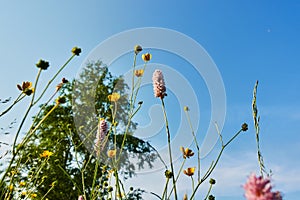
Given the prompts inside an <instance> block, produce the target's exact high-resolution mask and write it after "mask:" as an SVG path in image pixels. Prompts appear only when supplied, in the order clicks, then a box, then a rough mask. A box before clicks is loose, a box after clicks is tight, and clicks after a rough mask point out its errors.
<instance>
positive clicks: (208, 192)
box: [204, 184, 213, 200]
mask: <svg viewBox="0 0 300 200" xmlns="http://www.w3.org/2000/svg"><path fill="white" fill-rule="evenodd" d="M212 186H213V185H212V184H210V186H209V188H208V191H207V194H206V196H205V198H204V200H206V199H207V198H208V196H209V194H210V192H211V189H212Z"/></svg>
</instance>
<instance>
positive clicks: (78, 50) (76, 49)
mask: <svg viewBox="0 0 300 200" xmlns="http://www.w3.org/2000/svg"><path fill="white" fill-rule="evenodd" d="M72 53H73V54H74V55H76V56H79V54H80V53H81V49H80V48H78V47H73V48H72Z"/></svg>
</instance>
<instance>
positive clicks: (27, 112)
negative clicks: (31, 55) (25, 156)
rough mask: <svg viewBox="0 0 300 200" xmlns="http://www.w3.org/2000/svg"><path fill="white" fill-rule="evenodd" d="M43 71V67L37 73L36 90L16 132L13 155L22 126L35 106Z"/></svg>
mask: <svg viewBox="0 0 300 200" xmlns="http://www.w3.org/2000/svg"><path fill="white" fill-rule="evenodd" d="M41 72H42V69H39V71H38V74H37V76H36V79H35V84H34V92H33V94H32V98H31V102H30V104H29V107H28V109H27V111H26V114H25V116H24V117H23V119H22V122H21V124H20V126H19V129H18V131H17V134H16V136H15V139H14V143H13V155H15V154H16V151H15V146H16V143H17V139H18V137H19V134H20V131H21V129H22V127H23V124H24V122H25V120H26V118H27V116H28V114H29V111H30V110H31V108H32V107H33V101H34V97H35V91H36V87H37V83H38V81H39V78H40V75H41Z"/></svg>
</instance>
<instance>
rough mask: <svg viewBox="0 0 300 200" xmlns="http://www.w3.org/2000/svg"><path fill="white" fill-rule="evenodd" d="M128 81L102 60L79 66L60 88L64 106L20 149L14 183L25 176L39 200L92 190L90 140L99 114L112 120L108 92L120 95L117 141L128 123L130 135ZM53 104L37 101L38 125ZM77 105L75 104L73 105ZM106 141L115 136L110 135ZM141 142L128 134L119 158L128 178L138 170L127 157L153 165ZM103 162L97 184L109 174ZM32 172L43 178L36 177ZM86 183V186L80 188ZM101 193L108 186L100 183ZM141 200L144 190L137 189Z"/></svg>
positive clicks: (140, 165) (72, 196) (133, 125)
mask: <svg viewBox="0 0 300 200" xmlns="http://www.w3.org/2000/svg"><path fill="white" fill-rule="evenodd" d="M127 88H128V87H127V85H126V84H125V83H124V80H123V79H122V77H114V76H113V75H112V74H111V73H110V72H109V70H108V67H107V66H105V65H104V64H103V63H102V62H101V61H97V62H90V63H88V64H87V65H86V67H85V68H84V69H83V70H82V72H81V74H80V75H79V78H78V79H77V80H75V81H72V82H68V83H66V84H64V85H63V87H62V88H61V89H60V95H62V96H65V97H66V99H67V101H66V103H65V104H63V105H60V106H59V107H57V108H56V109H55V110H54V111H53V112H52V113H51V114H50V115H49V116H48V117H47V118H46V120H45V121H44V122H43V123H42V124H41V125H40V126H39V128H38V129H37V131H36V134H35V135H34V136H33V137H32V138H31V139H30V141H29V142H28V144H27V145H26V146H25V147H23V149H22V150H21V151H22V152H21V153H20V155H21V157H20V159H19V161H20V162H21V166H22V170H21V171H20V172H19V176H18V177H19V178H17V179H15V182H16V183H15V184H17V183H18V182H20V181H22V180H26V182H27V184H30V185H31V186H32V188H34V190H35V191H34V192H35V193H37V194H38V197H39V198H41V197H43V196H44V195H46V196H47V198H48V199H77V198H78V196H79V195H80V194H82V193H83V188H85V193H86V194H87V196H89V194H91V188H92V185H93V176H94V172H95V166H96V163H97V162H98V160H97V158H96V157H95V154H94V141H95V135H96V131H97V124H98V121H99V117H103V118H106V120H107V121H108V122H112V110H111V109H110V106H111V102H109V100H108V98H107V96H108V95H109V94H111V93H112V92H118V93H119V94H121V98H120V99H119V101H118V109H117V112H116V119H118V129H117V131H118V135H117V137H116V138H117V140H116V141H117V144H118V146H121V143H122V141H123V137H124V131H125V127H126V125H128V124H130V125H129V129H128V133H133V132H134V130H135V128H136V123H134V122H128V121H127V120H128V116H127V112H128V109H129V102H128V98H127V94H126V90H127ZM54 105H55V104H52V105H41V106H42V110H41V112H40V114H38V115H36V116H34V117H33V119H34V121H35V122H36V123H38V122H39V121H40V120H42V119H43V118H44V117H45V116H46V115H47V113H48V112H49V111H50V110H51V109H52V108H53V106H54ZM74 105H75V106H74ZM109 140H111V141H112V140H114V137H112V136H109ZM152 149H153V148H152V147H151V146H150V145H149V144H148V143H147V142H145V141H143V140H140V139H138V138H136V137H134V136H133V135H132V134H128V135H127V138H126V142H125V147H124V151H123V153H122V154H123V155H122V159H121V161H122V162H121V165H120V171H121V174H122V175H123V176H124V177H125V179H126V178H129V177H132V176H133V175H134V174H135V170H136V169H137V168H136V166H135V164H134V163H131V162H130V161H129V160H130V159H129V158H130V157H133V158H137V160H138V163H137V166H138V168H139V169H140V168H143V167H144V165H145V164H147V165H149V166H150V167H152V164H151V163H152V162H153V161H154V160H155V159H156V157H157V155H156V154H155V153H154V152H153V151H152ZM46 150H47V151H49V152H53V154H52V155H51V156H50V157H46V158H45V157H42V156H41V154H42V153H43V152H44V151H46ZM108 170H109V168H107V167H106V166H105V165H104V163H103V162H102V163H100V165H99V166H98V169H97V171H98V173H97V174H96V176H97V179H96V183H95V184H96V185H101V184H102V183H103V181H105V177H104V176H103V175H104V174H106V173H107V171H108ZM35 176H39V177H42V178H39V179H35ZM83 184H84V186H83ZM99 191H100V192H102V193H103V195H105V192H106V189H105V188H101V187H99ZM137 191H139V192H138V195H131V196H132V197H134V196H137V197H138V198H132V199H141V198H140V193H142V192H141V191H142V190H137Z"/></svg>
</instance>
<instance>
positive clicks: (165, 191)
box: [161, 178, 170, 199]
mask: <svg viewBox="0 0 300 200" xmlns="http://www.w3.org/2000/svg"><path fill="white" fill-rule="evenodd" d="M169 180H170V178H167V181H166V184H165V188H164V192H163V194H162V197H161V199H164V197H165V195H166V194H167V190H168V184H169ZM166 199H167V195H166Z"/></svg>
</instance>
